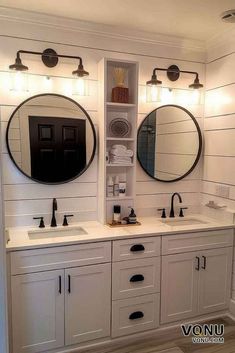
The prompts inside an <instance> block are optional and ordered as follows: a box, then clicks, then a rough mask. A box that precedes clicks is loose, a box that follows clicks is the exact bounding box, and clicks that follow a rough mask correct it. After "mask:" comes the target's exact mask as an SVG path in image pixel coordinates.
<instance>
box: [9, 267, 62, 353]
mask: <svg viewBox="0 0 235 353" xmlns="http://www.w3.org/2000/svg"><path fill="white" fill-rule="evenodd" d="M11 284H12V326H13V352H14V353H20V352H24V353H35V352H41V351H49V350H50V349H53V348H57V347H61V346H63V345H64V271H63V270H56V271H47V272H40V273H33V274H27V275H18V276H12V279H11Z"/></svg>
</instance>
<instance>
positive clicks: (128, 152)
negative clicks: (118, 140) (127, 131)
mask: <svg viewBox="0 0 235 353" xmlns="http://www.w3.org/2000/svg"><path fill="white" fill-rule="evenodd" d="M110 154H112V155H114V156H127V157H133V154H134V153H133V151H132V150H118V149H116V148H111V150H110Z"/></svg>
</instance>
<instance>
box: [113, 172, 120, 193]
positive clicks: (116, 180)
mask: <svg viewBox="0 0 235 353" xmlns="http://www.w3.org/2000/svg"><path fill="white" fill-rule="evenodd" d="M113 196H119V176H118V175H116V176H115V178H114V185H113Z"/></svg>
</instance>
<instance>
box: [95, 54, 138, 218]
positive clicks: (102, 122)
mask: <svg viewBox="0 0 235 353" xmlns="http://www.w3.org/2000/svg"><path fill="white" fill-rule="evenodd" d="M115 67H123V68H125V69H126V79H125V85H126V87H128V88H129V103H113V102H111V95H112V88H113V87H115V81H114V77H113V69H114V68H115ZM99 82H100V97H99V126H100V128H99V141H100V144H99V153H100V159H99V160H100V163H99V200H100V202H99V206H98V209H99V220H100V221H101V222H102V223H104V224H106V223H109V222H111V221H112V214H113V206H114V205H117V204H119V205H121V210H122V217H124V216H127V215H128V214H129V213H130V210H129V209H128V206H132V207H134V205H135V182H136V137H137V109H138V63H137V62H131V61H121V60H120V61H119V60H113V59H106V58H105V59H103V60H102V61H101V62H100V63H99ZM115 118H125V119H127V120H128V121H129V123H130V124H131V133H130V135H129V136H128V137H124V138H121V137H120V138H118V137H114V136H112V134H111V133H110V130H109V124H110V122H111V121H112V120H113V119H115ZM115 144H122V145H125V146H126V147H127V148H128V149H131V150H133V152H134V156H133V160H132V163H131V164H130V165H125V164H121V165H115V164H111V163H107V162H106V152H107V151H108V150H109V149H110V148H111V146H112V145H115ZM116 175H118V176H119V180H120V181H125V182H126V196H125V197H123V198H121V197H120V196H117V197H115V196H113V197H107V195H106V190H107V185H106V183H107V178H108V176H112V177H115V176H116Z"/></svg>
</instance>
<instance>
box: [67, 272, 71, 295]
mask: <svg viewBox="0 0 235 353" xmlns="http://www.w3.org/2000/svg"><path fill="white" fill-rule="evenodd" d="M68 292H69V293H71V276H70V275H68Z"/></svg>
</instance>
